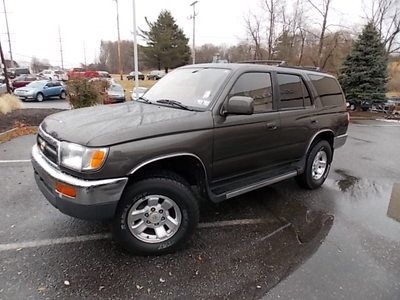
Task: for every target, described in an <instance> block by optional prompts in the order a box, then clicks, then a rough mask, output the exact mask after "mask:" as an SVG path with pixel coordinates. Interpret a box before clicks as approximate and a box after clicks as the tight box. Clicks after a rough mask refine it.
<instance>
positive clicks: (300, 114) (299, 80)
mask: <svg viewBox="0 0 400 300" xmlns="http://www.w3.org/2000/svg"><path fill="white" fill-rule="evenodd" d="M276 79H277V84H278V87H279V88H278V93H279V99H280V100H279V112H280V117H281V139H282V143H283V151H282V153H281V158H282V160H283V161H285V162H292V161H296V160H299V159H301V158H302V156H303V155H304V152H305V149H306V148H307V145H308V143H309V141H310V139H311V137H312V135H313V132H315V130H316V129H317V128H318V120H317V119H316V118H315V116H314V115H315V106H314V103H313V101H312V98H311V94H310V90H309V87H308V86H307V85H306V83H305V81H304V79H303V77H302V76H301V75H299V74H290V73H283V72H282V73H281V72H279V73H277V75H276Z"/></svg>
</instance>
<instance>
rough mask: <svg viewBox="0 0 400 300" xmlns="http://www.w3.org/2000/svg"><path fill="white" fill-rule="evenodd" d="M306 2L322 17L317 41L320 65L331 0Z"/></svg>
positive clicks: (320, 65)
mask: <svg viewBox="0 0 400 300" xmlns="http://www.w3.org/2000/svg"><path fill="white" fill-rule="evenodd" d="M307 2H308V3H309V4H310V5H311V6H312V7H313V8H314V9H315V11H316V12H317V13H318V14H319V15H321V17H322V23H321V33H320V36H319V43H318V66H319V67H322V64H323V57H322V52H323V49H324V41H325V35H326V31H327V27H328V14H329V9H330V6H331V4H332V0H320V2H319V3H318V4H316V3H315V1H313V0H307Z"/></svg>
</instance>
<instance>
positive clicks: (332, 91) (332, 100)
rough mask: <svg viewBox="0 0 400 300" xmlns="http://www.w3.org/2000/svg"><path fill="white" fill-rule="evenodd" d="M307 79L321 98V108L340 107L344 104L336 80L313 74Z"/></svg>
mask: <svg viewBox="0 0 400 300" xmlns="http://www.w3.org/2000/svg"><path fill="white" fill-rule="evenodd" d="M309 77H310V79H311V82H312V84H313V85H314V87H315V89H316V90H317V93H318V95H319V97H320V98H321V103H322V106H324V107H327V106H342V105H343V104H344V97H343V94H342V90H341V89H340V86H339V83H338V82H337V80H336V79H334V78H331V77H326V76H323V75H314V74H312V75H309Z"/></svg>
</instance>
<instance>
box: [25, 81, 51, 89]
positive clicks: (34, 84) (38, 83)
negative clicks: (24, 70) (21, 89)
mask: <svg viewBox="0 0 400 300" xmlns="http://www.w3.org/2000/svg"><path fill="white" fill-rule="evenodd" d="M45 84H46V82H43V81H33V82H31V83H29V84H28V85H27V86H26V87H29V88H40V87H42V86H44V85H45Z"/></svg>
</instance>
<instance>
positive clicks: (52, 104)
mask: <svg viewBox="0 0 400 300" xmlns="http://www.w3.org/2000/svg"><path fill="white" fill-rule="evenodd" d="M23 108H25V109H29V108H57V109H70V106H69V103H68V101H67V100H63V99H58V98H54V99H46V100H44V101H42V102H37V101H26V102H23Z"/></svg>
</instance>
